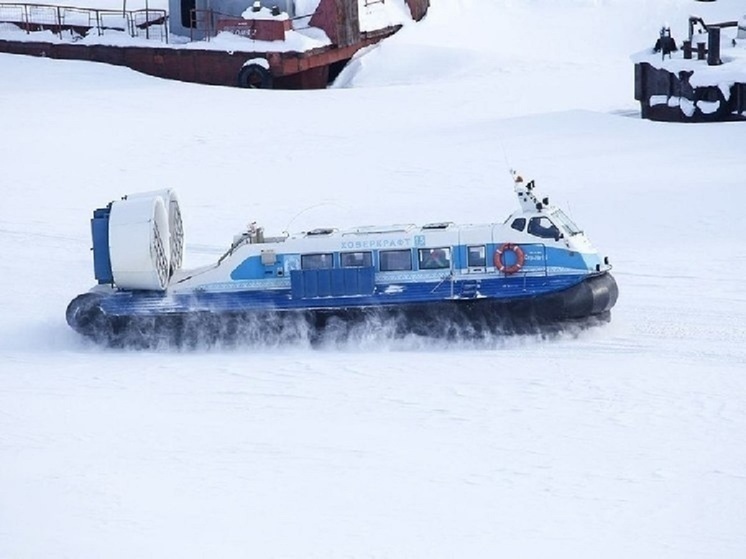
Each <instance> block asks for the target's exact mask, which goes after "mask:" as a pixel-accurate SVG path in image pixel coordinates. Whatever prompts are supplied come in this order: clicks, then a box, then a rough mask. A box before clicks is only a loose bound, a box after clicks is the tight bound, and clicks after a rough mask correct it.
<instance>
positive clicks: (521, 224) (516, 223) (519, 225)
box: [510, 217, 526, 231]
mask: <svg viewBox="0 0 746 559" xmlns="http://www.w3.org/2000/svg"><path fill="white" fill-rule="evenodd" d="M510 226H511V227H512V228H513V229H515V230H516V231H523V229H524V228H525V227H526V218H525V217H518V218H516V219H514V220H513V223H511V224H510Z"/></svg>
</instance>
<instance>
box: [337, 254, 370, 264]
mask: <svg viewBox="0 0 746 559" xmlns="http://www.w3.org/2000/svg"><path fill="white" fill-rule="evenodd" d="M339 257H340V259H341V263H342V267H343V268H367V267H369V266H372V265H373V254H371V253H370V252H342V253H340V255H339Z"/></svg>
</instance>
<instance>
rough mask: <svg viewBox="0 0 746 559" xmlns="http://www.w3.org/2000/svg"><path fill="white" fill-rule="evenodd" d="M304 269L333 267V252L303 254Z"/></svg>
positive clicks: (301, 259)
mask: <svg viewBox="0 0 746 559" xmlns="http://www.w3.org/2000/svg"><path fill="white" fill-rule="evenodd" d="M300 267H301V269H302V270H326V269H328V268H331V267H332V255H331V254H302V255H301V257H300Z"/></svg>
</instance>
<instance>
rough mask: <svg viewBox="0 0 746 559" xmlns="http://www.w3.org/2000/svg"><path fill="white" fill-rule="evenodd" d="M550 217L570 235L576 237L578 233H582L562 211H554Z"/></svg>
mask: <svg viewBox="0 0 746 559" xmlns="http://www.w3.org/2000/svg"><path fill="white" fill-rule="evenodd" d="M552 217H553V218H554V221H555V222H557V223H559V224H560V225H561V226H562V227H563V228H564V229H565V230H566V231H567V232H568V233H570V235H571V236H572V235H577V234H579V233H582V232H583V231H581V229H580V228H579V227H578V226H577V225H575V222H574V221H573V220H572V219H570V218H569V217H567V216H566V215H565V212H563V211H562V210H556V211H555V212H554V213H553V214H552Z"/></svg>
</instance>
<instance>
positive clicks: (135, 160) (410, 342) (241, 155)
mask: <svg viewBox="0 0 746 559" xmlns="http://www.w3.org/2000/svg"><path fill="white" fill-rule="evenodd" d="M744 11H746V6H744V3H743V2H741V1H738V0H719V1H717V2H712V3H699V2H693V1H685V0H666V1H658V2H648V1H644V0H564V1H560V0H526V1H524V2H517V1H513V0H435V1H434V2H433V6H432V8H431V11H430V14H429V15H428V16H427V18H426V19H425V20H424V21H423V22H421V23H419V24H412V25H408V26H406V27H405V28H404V29H403V30H402V31H401V32H400V33H399V34H397V35H396V36H394V37H392V38H391V39H389V40H387V41H385V42H384V43H383V44H381V45H380V46H378V47H377V48H374V49H372V50H370V51H368V52H367V53H366V55H365V56H363V57H360V58H358V59H357V60H356V61H355V62H354V63H353V65H352V66H351V68H350V70H349V71H347V72H345V73H344V75H343V76H341V77H340V82H339V84H338V85H339V87H337V88H333V89H329V90H325V91H306V92H286V91H247V90H239V89H229V88H220V87H206V86H198V85H193V84H183V83H177V82H170V81H164V80H158V79H154V78H150V77H146V76H143V75H139V74H136V73H134V72H131V71H129V70H127V69H123V68H114V67H109V66H104V65H97V64H92V63H84V62H69V61H67V62H65V61H53V60H46V59H34V58H26V57H18V56H11V55H0V77H1V79H0V126H1V128H0V130H1V132H0V169H2V173H0V246H2V252H1V254H2V258H1V259H0V309H2V318H0V557H3V558H5V557H8V558H14V559H15V558H40V557H45V558H46V557H50V558H52V557H53V558H62V557H69V558H75V559H80V558H99V557H106V558H119V557H122V558H132V557H182V558H185V557H222V558H234V557H292V558H309V557H318V558H334V557H401V558H411V557H516V558H517V557H520V558H534V557H535V558H547V557H563V558H564V557H568V558H578V557H584V558H586V557H587V558H598V557H604V558H617V557H618V558H629V557H646V558H647V557H650V558H656V559H658V558H703V557H711V558H718V559H723V558H733V559H736V558H742V557H744V556H746V530H744V526H746V446H745V445H744V444H743V439H744V433H746V408H745V407H744V405H743V402H744V400H745V399H746V374H745V371H746V294H745V293H744V285H745V284H744V277H746V249H744V244H743V237H744V236H745V235H746V227H745V226H744V221H743V211H742V208H743V207H744V203H746V189H744V177H745V176H746V157H745V156H744V154H746V124H743V123H725V124H707V125H679V124H665V123H654V122H649V121H644V120H641V119H640V118H639V110H638V106H637V104H636V102H635V101H634V99H633V69H632V63H631V61H630V59H629V56H630V54H632V53H634V52H638V51H640V50H641V49H642V48H644V47H645V46H647V45H649V46H650V47H652V45H653V44H654V42H655V39H656V38H657V34H658V29H659V27H660V25H661V24H662V23H664V22H665V23H668V24H669V25H670V26H671V29H672V31H673V34H674V36H675V37H677V38H678V39H679V40H680V38H681V37H682V36H683V34H684V33H685V31H686V18H687V17H688V16H689V15H690V14H691V13H696V14H699V15H702V16H703V17H704V19H705V21H708V20H721V19H736V18H737V17H739V16H741V15H743V13H742V12H744ZM509 167H515V168H517V169H520V170H521V172H523V173H524V174H528V175H531V176H533V177H534V178H536V179H537V182H539V183H540V184H541V185H542V186H543V188H544V189H545V190H547V191H548V192H549V194H550V195H551V196H553V197H554V198H555V199H558V200H560V201H562V203H563V204H564V205H565V206H567V207H569V210H570V212H571V214H572V216H573V217H574V218H575V220H576V221H577V222H578V223H579V224H580V225H581V226H582V227H583V228H584V229H585V230H586V231H587V232H588V233H589V235H590V237H591V239H592V240H593V241H594V242H595V244H596V245H598V246H599V247H600V248H601V249H602V250H604V252H606V253H608V254H609V255H610V257H611V259H612V262H613V263H614V264H615V270H614V274H615V277H616V278H617V281H618V283H619V286H620V299H619V303H618V304H617V307H616V308H615V309H614V311H613V318H612V322H611V323H610V324H608V325H607V326H604V327H601V328H597V329H593V330H589V331H585V332H581V333H568V334H567V335H564V336H560V337H559V338H556V339H547V340H542V339H538V338H533V337H530V338H515V337H514V338H507V339H490V340H486V341H482V342H479V343H476V342H464V341H459V340H453V341H451V342H435V341H428V340H418V339H392V338H390V337H388V336H387V335H386V334H385V333H381V332H377V331H371V332H369V333H367V334H365V335H361V336H359V337H358V338H356V339H354V340H350V341H348V342H340V343H339V344H336V345H334V347H323V348H320V349H311V348H309V347H307V346H306V345H305V344H292V345H287V344H277V345H271V346H260V347H256V346H254V347H248V346H247V347H241V348H238V349H231V350H220V349H209V350H208V349H205V350H201V351H190V352H183V353H180V352H176V351H162V352H134V351H114V350H106V349H101V348H98V347H95V346H92V345H90V344H88V343H86V342H85V341H83V340H82V339H80V338H79V337H78V336H76V335H75V334H74V333H73V332H72V331H71V330H70V329H69V328H68V327H67V326H66V324H65V321H64V310H65V307H66V305H67V303H68V301H69V300H70V299H72V297H74V296H75V295H76V294H77V293H79V292H82V291H85V290H86V289H88V287H89V286H90V285H92V283H93V277H92V263H91V253H90V251H89V248H90V240H89V232H88V228H89V218H90V215H91V211H92V209H93V208H95V207H100V206H101V205H102V204H105V203H106V202H108V201H110V200H112V199H115V198H118V197H119V196H121V195H123V194H126V193H128V192H134V191H139V190H151V189H155V188H161V187H165V186H172V187H176V188H177V189H178V191H179V195H180V199H181V202H182V209H183V211H184V214H185V220H186V229H187V252H188V254H187V265H191V264H201V263H203V262H206V261H209V260H210V259H213V258H216V257H217V256H218V255H219V253H220V251H221V250H222V249H223V248H225V246H226V245H227V244H228V243H229V242H230V240H231V238H232V236H233V234H234V233H236V232H238V231H239V230H241V229H243V228H244V227H245V226H246V224H247V223H248V222H250V221H254V220H256V221H258V222H259V223H260V224H263V225H264V226H265V227H266V229H267V231H268V233H271V232H279V231H283V230H288V229H289V230H302V229H304V228H306V227H317V226H329V225H335V226H341V227H343V226H353V225H357V224H368V223H392V222H425V221H438V220H453V221H467V222H479V221H488V220H501V219H503V218H504V217H506V216H507V215H508V213H510V212H511V211H512V210H513V209H514V208H515V204H516V201H515V200H514V197H513V194H512V191H511V184H510V178H509V175H508V172H507V170H508V168H509Z"/></svg>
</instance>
